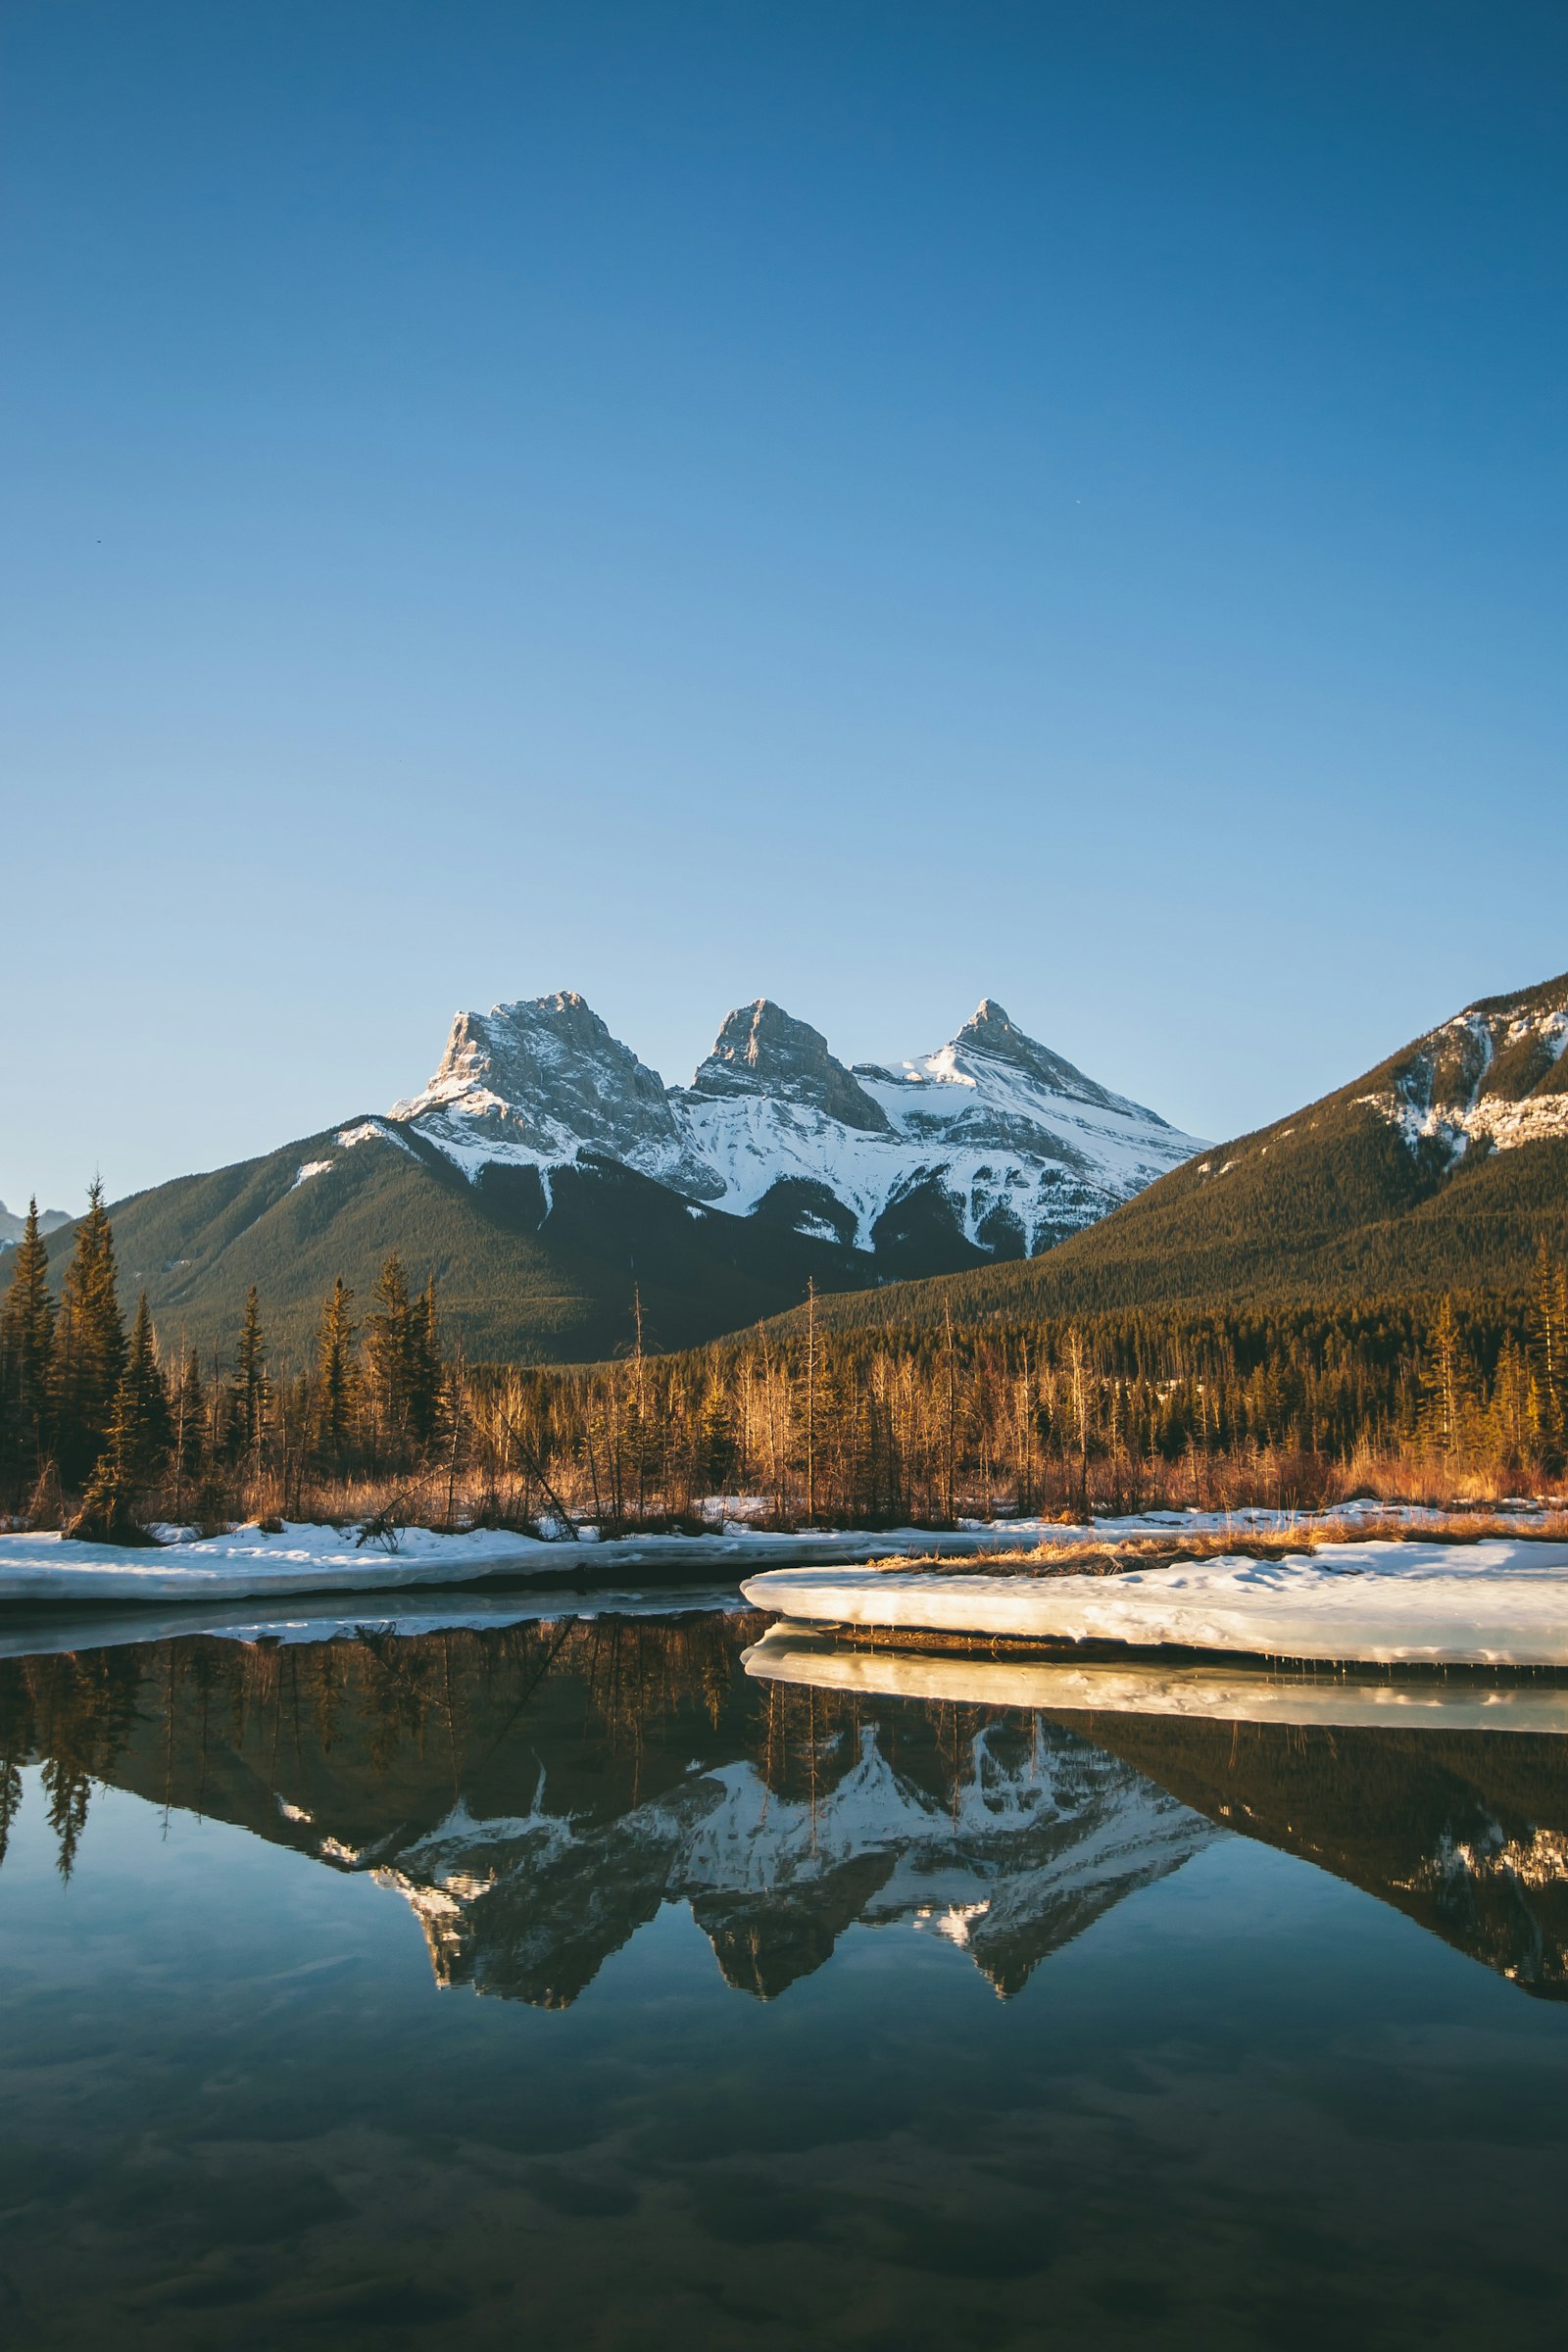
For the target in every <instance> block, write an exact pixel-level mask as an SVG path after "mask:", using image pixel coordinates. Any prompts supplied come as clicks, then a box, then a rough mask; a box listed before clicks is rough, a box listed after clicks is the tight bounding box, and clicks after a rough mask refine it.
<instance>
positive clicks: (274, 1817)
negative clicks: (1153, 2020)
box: [0, 1613, 1568, 2008]
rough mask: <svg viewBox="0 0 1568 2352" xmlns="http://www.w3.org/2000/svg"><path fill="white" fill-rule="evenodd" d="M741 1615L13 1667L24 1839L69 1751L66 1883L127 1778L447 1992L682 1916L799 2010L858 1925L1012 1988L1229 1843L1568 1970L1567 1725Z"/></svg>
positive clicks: (1510, 1965) (597, 1955)
mask: <svg viewBox="0 0 1568 2352" xmlns="http://www.w3.org/2000/svg"><path fill="white" fill-rule="evenodd" d="M760 1631H761V1621H760V1620H759V1619H756V1618H752V1617H745V1616H741V1615H737V1614H720V1613H707V1614H702V1615H693V1616H687V1617H679V1616H674V1617H670V1618H667V1619H662V1620H659V1619H649V1618H623V1619H614V1618H600V1619H596V1620H591V1621H572V1620H568V1621H564V1622H560V1623H555V1624H526V1625H519V1626H515V1627H510V1628H506V1629H503V1630H489V1631H485V1632H483V1633H475V1632H462V1631H454V1632H450V1633H443V1634H431V1635H424V1636H419V1637H416V1638H409V1639H404V1638H399V1637H397V1636H396V1635H391V1634H379V1635H369V1634H366V1635H362V1636H361V1637H359V1638H358V1639H357V1640H354V1641H341V1640H339V1641H330V1642H315V1643H297V1644H286V1645H278V1644H275V1643H240V1642H229V1641H223V1640H219V1639H211V1638H192V1639H188V1640H182V1641H172V1642H156V1643H149V1644H147V1645H145V1646H141V1647H123V1648H119V1649H113V1650H104V1651H97V1652H87V1653H83V1654H80V1655H75V1656H72V1655H65V1656H51V1657H40V1658H33V1659H21V1660H9V1661H5V1662H3V1663H0V1758H3V1761H0V1776H3V1777H0V1853H3V1850H4V1838H5V1834H6V1832H7V1830H8V1829H9V1826H10V1824H11V1821H12V1819H13V1817H14V1813H15V1808H16V1805H17V1802H18V1801H19V1793H20V1789H21V1778H20V1776H21V1771H22V1768H23V1767H24V1766H25V1765H27V1764H29V1763H39V1764H41V1766H42V1773H41V1778H42V1783H43V1787H44V1789H45V1791H46V1797H47V1802H48V1805H49V1811H50V1820H51V1823H52V1826H53V1828H54V1831H55V1834H56V1837H57V1838H58V1843H59V1855H60V1863H61V1868H62V1870H63V1871H66V1872H68V1873H69V1872H70V1871H71V1870H72V1869H73V1867H75V1866H77V1864H78V1847H79V1845H80V1840H81V1837H82V1831H83V1828H84V1825H85V1823H86V1820H87V1817H88V1813H89V1809H90V1805H91V1801H92V1800H91V1790H92V1784H93V1783H94V1782H101V1783H106V1784H109V1785H112V1786H114V1787H117V1788H120V1789H125V1790H128V1791H130V1792H132V1793H133V1794H135V1795H137V1796H139V1797H142V1798H144V1799H145V1800H147V1801H148V1802H149V1803H151V1804H154V1805H160V1806H168V1807H172V1808H177V1809H182V1810H187V1811H194V1812H199V1813H201V1814H203V1815H206V1816H209V1817H212V1818H216V1819H220V1820H223V1821H228V1822H231V1823H234V1824H237V1825H240V1826H242V1827H243V1828H245V1829H247V1830H250V1831H252V1832H254V1833H255V1834H256V1835H257V1836H259V1837H261V1838H267V1839H268V1840H270V1842H272V1843H274V1844H281V1845H285V1846H290V1847H293V1848H295V1849H296V1850H298V1851H299V1852H300V1853H301V1854H303V1855H309V1856H311V1857H313V1858H314V1859H316V1860H317V1861H319V1862H320V1863H322V1864H324V1865H325V1866H326V1867H328V1868H330V1869H333V1870H337V1871H345V1872H358V1873H368V1874H372V1875H373V1877H374V1879H375V1881H376V1883H377V1884H378V1885H380V1886H381V1887H385V1888H386V1889H387V1890H388V1891H389V1892H392V1893H396V1894H398V1895H401V1896H402V1897H403V1898H404V1899H405V1900H406V1901H407V1902H408V1904H409V1906H410V1908H411V1909H412V1910H413V1911H414V1913H415V1915H416V1917H417V1920H418V1922H419V1924H420V1927H421V1929H422V1931H423V1934H424V1936H425V1939H426V1942H427V1944H428V1948H429V1953H430V1959H431V1965H432V1968H433V1969H434V1972H435V1975H436V1978H437V1980H438V1982H439V1983H440V1984H442V1985H470V1986H472V1987H473V1988H474V1989H476V1990H477V1991H480V1992H484V1993H489V1994H493V1995H499V1996H500V1997H502V1998H503V1999H509V2000H519V2001H525V2002H528V2003H531V2004H533V2005H535V2006H538V2007H543V2008H563V2007H565V2006H567V2005H568V2004H570V2003H571V2002H573V2001H575V2000H576V1999H577V1998H578V1996H579V1995H580V1994H581V1993H582V1992H583V1991H584V1990H585V1989H586V1987H587V1986H588V1985H591V1984H592V1982H593V1980H594V1978H595V1977H596V1976H597V1974H598V1973H599V1971H600V1969H601V1968H602V1967H603V1965H604V1963H605V1961H606V1960H607V1959H608V1958H609V1957H610V1956H611V1955H612V1954H613V1952H615V1951H616V1950H618V1949H619V1948H620V1947H621V1946H623V1945H624V1944H626V1943H627V1941H628V1940H629V1939H630V1938H631V1937H632V1936H634V1935H635V1934H636V1933H637V1931H638V1930H639V1929H640V1928H641V1927H643V1926H644V1925H645V1924H646V1923H647V1922H649V1921H651V1920H653V1919H654V1918H655V1916H656V1915H657V1914H658V1912H659V1911H660V1909H661V1907H662V1905H663V1904H665V1903H668V1902H671V1901H678V1902H683V1903H685V1904H687V1905H688V1906H689V1907H690V1910H691V1913H692V1916H693V1917H694V1919H695V1920H696V1921H697V1923H698V1925H699V1926H700V1927H701V1929H702V1930H703V1932H704V1934H705V1935H706V1936H708V1938H709V1940H710V1942H711V1946H712V1949H713V1952H714V1954H715V1956H716V1958H717V1961H718V1965H719V1968H720V1970H721V1971H722V1973H723V1976H724V1978H725V1980H726V1981H727V1982H728V1983H729V1984H730V1985H733V1986H735V1987H736V1988H737V1989H739V1990H741V1991H743V1992H746V1993H751V1994H754V1995H759V1996H760V1997H762V1998H764V1999H766V1998H770V1997H772V1996H775V1995H777V1994H779V1993H781V1992H782V1991H784V1990H785V1988H786V1987H787V1986H789V1985H791V1984H793V1983H794V1982H796V1981H797V1980H798V1979H801V1978H803V1977H805V1976H808V1975H809V1974H810V1973H811V1972H812V1971H814V1970H816V1969H819V1968H821V1967H822V1966H823V1965H824V1963H825V1962H826V1961H827V1960H828V1959H829V1958H830V1957H831V1955H832V1952H833V1950H834V1947H835V1944H836V1943H837V1942H838V1940H839V1938H840V1937H841V1936H843V1935H844V1933H845V1932H846V1931H847V1930H848V1929H849V1928H850V1927H851V1926H853V1925H855V1924H856V1923H861V1924H864V1925H868V1926H879V1925H887V1924H892V1923H894V1922H904V1923H908V1924H911V1925H912V1926H914V1927H916V1928H919V1929H922V1930H925V1931H927V1932H930V1933H933V1934H937V1935H941V1936H945V1937H946V1938H947V1939H948V1940H949V1941H951V1942H952V1943H953V1944H955V1945H956V1946H959V1947H961V1948H962V1949H963V1950H964V1951H965V1952H967V1954H968V1955H969V1957H970V1959H971V1960H972V1961H973V1963H974V1965H975V1967H976V1968H977V1969H978V1970H979V1971H980V1972H981V1973H982V1974H983V1975H984V1977H985V1978H986V1979H987V1980H988V1981H989V1983H990V1984H991V1985H992V1986H993V1987H994V1988H995V1990H996V1991H997V1992H998V1993H999V1994H1001V1995H1004V1996H1005V1995H1009V1994H1012V1993H1014V1992H1016V1991H1017V1990H1018V1989H1019V1988H1020V1987H1021V1986H1022V1985H1024V1984H1025V1983H1026V1982H1027V1981H1028V1979H1029V1977H1030V1976H1031V1974H1032V1973H1033V1971H1034V1970H1035V1969H1037V1968H1038V1967H1039V1965H1040V1963H1041V1962H1042V1961H1043V1960H1044V1959H1046V1958H1047V1957H1048V1956H1049V1955H1050V1954H1051V1953H1052V1952H1054V1951H1055V1950H1057V1949H1058V1948H1059V1947H1061V1946H1062V1945H1063V1944H1065V1943H1066V1942H1068V1941H1069V1940H1070V1939H1071V1938H1073V1937H1074V1936H1077V1935H1079V1934H1080V1933H1081V1932H1082V1930H1083V1929H1085V1928H1086V1927H1087V1926H1088V1925H1089V1924H1090V1923H1091V1922H1093V1921H1094V1920H1095V1919H1097V1918H1099V1917H1100V1916H1102V1915H1103V1913H1104V1912H1105V1911H1107V1910H1108V1909H1109V1908H1110V1907H1111V1906H1112V1905H1114V1904H1116V1903H1117V1902H1119V1901H1120V1900H1121V1899H1122V1898H1123V1897H1124V1896H1125V1895H1127V1894H1130V1893H1132V1892H1134V1891H1135V1890H1136V1889H1138V1888H1140V1887H1146V1886H1149V1885H1151V1884H1152V1882H1154V1881H1155V1880H1157V1879H1160V1878H1163V1877H1165V1876H1167V1875H1168V1874H1169V1873H1171V1872H1173V1871H1176V1870H1178V1869H1179V1868H1180V1867H1181V1866H1182V1864H1183V1863H1184V1862H1186V1861H1187V1860H1188V1859H1189V1858H1190V1857H1191V1856H1193V1855H1194V1854H1196V1853H1198V1852H1199V1851H1200V1850H1201V1848H1203V1847H1204V1846H1205V1845H1208V1844H1210V1843H1211V1842H1212V1841H1213V1840H1214V1838H1216V1836H1217V1835H1219V1834H1221V1833H1222V1832H1223V1831H1226V1830H1229V1831H1236V1832H1240V1833H1242V1834H1244V1835H1247V1836H1249V1837H1251V1838H1259V1839H1262V1840H1264V1841H1266V1842H1267V1843H1269V1844H1272V1845H1275V1846H1278V1847H1280V1848H1282V1849H1285V1850H1287V1851H1289V1852H1292V1853H1295V1854H1298V1855H1301V1856H1303V1857H1305V1858H1307V1859H1309V1860H1311V1861H1312V1862H1314V1863H1317V1864H1319V1865H1320V1866H1321V1867H1323V1868H1325V1869H1327V1870H1329V1871H1332V1872H1333V1873H1335V1874H1336V1875H1337V1876H1339V1877H1340V1878H1342V1879H1345V1880H1347V1881H1348V1882H1350V1883H1351V1884H1353V1885H1355V1886H1357V1887H1362V1888H1364V1889H1366V1890H1367V1891H1369V1892H1371V1893H1373V1894H1375V1895H1377V1896H1379V1897H1381V1898H1382V1899H1383V1900H1385V1901H1387V1902H1389V1903H1392V1904H1394V1905H1396V1906H1397V1908H1398V1909H1399V1910H1401V1911H1403V1912H1404V1913H1405V1914H1406V1915H1407V1916H1409V1917H1410V1918H1412V1919H1414V1920H1416V1921H1418V1922H1419V1923H1420V1924H1421V1925H1422V1926H1423V1927H1425V1928H1427V1929H1428V1930H1430V1931H1431V1932H1432V1933H1433V1934H1435V1935H1437V1936H1441V1937H1443V1938H1444V1939H1445V1940H1446V1941H1447V1942H1449V1943H1452V1944H1454V1945H1457V1946H1458V1947H1459V1948H1460V1949H1462V1950H1464V1951H1466V1952H1468V1953H1470V1954H1471V1955H1472V1956H1473V1957H1475V1958H1477V1959H1479V1960H1482V1961H1484V1962H1485V1963H1486V1964H1487V1965H1488V1966H1489V1967H1491V1968H1493V1969H1495V1970H1497V1971H1498V1972H1499V1973H1501V1974H1503V1975H1505V1976H1507V1977H1508V1978H1510V1979H1512V1980H1513V1981H1514V1982H1515V1983H1517V1984H1518V1985H1522V1986H1524V1987H1526V1988H1527V1989H1529V1990H1531V1991H1535V1992H1543V1993H1548V1994H1561V1993H1562V1992H1563V1990H1564V1989H1565V1986H1568V1747H1565V1743H1564V1742H1563V1741H1561V1740H1556V1739H1552V1738H1548V1737H1540V1736H1534V1735H1528V1734H1526V1735H1509V1734H1495V1733H1490V1732H1469V1731H1466V1732H1452V1733H1450V1732H1447V1731H1444V1730H1441V1729H1435V1730H1420V1731H1413V1732H1412V1731H1402V1730H1396V1731H1384V1730H1382V1729H1377V1730H1368V1729H1358V1728H1352V1729H1344V1728H1333V1727H1324V1726H1307V1727H1292V1726H1290V1725H1286V1724H1280V1723H1264V1724H1251V1723H1231V1722H1202V1721H1190V1720H1181V1719H1173V1718H1168V1717H1162V1716H1158V1715H1137V1714H1112V1715H1107V1714H1103V1713H1098V1712H1097V1713H1095V1714H1093V1715H1079V1716H1077V1717H1072V1716H1068V1715H1066V1714H1060V1715H1057V1716H1054V1717H1053V1716H1048V1715H1046V1714H1044V1713H1040V1712H1030V1711H1026V1710H1022V1709H1019V1708H1016V1707H1011V1708H998V1707H995V1706H987V1705H985V1704H983V1703H974V1704H965V1703H961V1702H959V1701H956V1700H931V1699H913V1698H907V1697H899V1696H892V1695H886V1694H884V1695H880V1696H879V1695H877V1694H875V1693H869V1692H866V1691H851V1692H847V1693H840V1692H835V1691H823V1690H820V1689H816V1688H812V1687H803V1688H792V1687H791V1686H790V1685H789V1684H788V1683H786V1682H781V1681H776V1680H775V1681H771V1682H758V1681H755V1680H748V1678H747V1676H746V1674H745V1672H744V1670H743V1667H742V1653H743V1651H744V1650H745V1648H746V1647H747V1645H748V1644H749V1643H751V1642H756V1640H757V1638H758V1636H759V1634H760Z"/></svg>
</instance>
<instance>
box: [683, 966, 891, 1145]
mask: <svg viewBox="0 0 1568 2352" xmlns="http://www.w3.org/2000/svg"><path fill="white" fill-rule="evenodd" d="M691 1092H692V1093H693V1094H694V1095H700V1096H702V1095H706V1096H713V1097H716V1098H719V1099H721V1100H722V1099H733V1098H735V1097H736V1096H760V1097H762V1098H764V1099H766V1100H769V1101H772V1102H777V1103H805V1104H808V1105H809V1107H810V1108H812V1109H814V1110H819V1111H821V1112H823V1113H824V1115H825V1116H826V1117H828V1118H830V1119H836V1120H837V1121H838V1122H839V1124H840V1125H841V1126H844V1127H857V1128H859V1129H861V1130H863V1131H864V1132H865V1133H866V1134H868V1135H886V1134H887V1133H888V1132H889V1126H888V1117H887V1113H886V1112H885V1111H884V1110H883V1109H882V1107H881V1104H880V1103H876V1102H874V1101H873V1100H872V1098H871V1097H870V1096H869V1095H868V1094H867V1093H866V1092H865V1089H864V1088H863V1087H862V1086H860V1085H859V1084H858V1082H857V1081H856V1079H855V1078H854V1077H853V1075H852V1074H851V1072H850V1071H848V1070H847V1069H846V1068H845V1066H844V1064H843V1062H842V1061H835V1059H834V1058H833V1055H832V1054H830V1053H829V1052H828V1049H827V1039H826V1038H825V1037H824V1036H823V1035H822V1033H821V1031H820V1030H819V1029H813V1028H812V1027H811V1026H810V1024H809V1022H808V1021H798V1020H796V1019H794V1018H793V1016H792V1015H791V1014H789V1013H787V1012H786V1011H785V1010H784V1008H783V1006H782V1005H773V1004H770V1003H769V1002H768V1000H767V998H766V997H759V998H758V1000H757V1003H756V1004H755V1005H744V1006H743V1007H742V1008H741V1010H740V1011H738V1012H732V1013H730V1014H729V1015H728V1016H727V1018H726V1019H725V1021H724V1024H723V1027H722V1028H721V1029H720V1030H719V1033H718V1035H717V1037H716V1038H715V1039H714V1041H713V1051H712V1052H711V1054H709V1056H708V1059H707V1060H706V1061H704V1062H702V1063H701V1064H700V1065H699V1067H698V1070H697V1075H696V1076H695V1077H694V1078H693V1080H692V1083H691Z"/></svg>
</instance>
